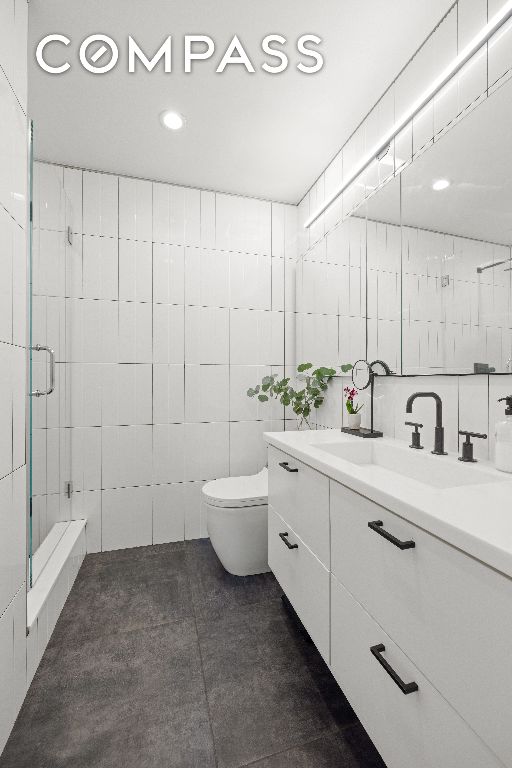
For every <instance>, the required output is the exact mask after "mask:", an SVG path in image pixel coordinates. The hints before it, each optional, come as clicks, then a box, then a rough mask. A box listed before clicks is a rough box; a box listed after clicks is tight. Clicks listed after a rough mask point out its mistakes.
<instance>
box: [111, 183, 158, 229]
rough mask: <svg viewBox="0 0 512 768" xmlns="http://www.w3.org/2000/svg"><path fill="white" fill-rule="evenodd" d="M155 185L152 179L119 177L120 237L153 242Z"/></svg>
mask: <svg viewBox="0 0 512 768" xmlns="http://www.w3.org/2000/svg"><path fill="white" fill-rule="evenodd" d="M152 208H153V185H152V183H151V182H150V181H141V180H140V179H128V178H124V177H120V178H119V237H121V238H124V239H126V240H139V241H140V240H142V241H148V242H151V239H152V233H153V213H152Z"/></svg>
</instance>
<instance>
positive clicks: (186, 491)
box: [183, 481, 208, 539]
mask: <svg viewBox="0 0 512 768" xmlns="http://www.w3.org/2000/svg"><path fill="white" fill-rule="evenodd" d="M203 485H204V483H203V482H202V481H199V482H196V483H194V482H188V483H184V484H183V508H184V512H185V538H186V539H204V538H207V536H208V532H207V523H206V504H205V503H204V501H203V496H202V493H201V489H202V487H203Z"/></svg>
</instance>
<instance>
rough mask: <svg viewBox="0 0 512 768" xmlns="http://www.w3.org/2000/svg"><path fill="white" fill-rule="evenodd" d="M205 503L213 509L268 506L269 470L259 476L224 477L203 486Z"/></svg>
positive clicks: (262, 471) (263, 470)
mask: <svg viewBox="0 0 512 768" xmlns="http://www.w3.org/2000/svg"><path fill="white" fill-rule="evenodd" d="M203 496H204V497H205V501H206V502H207V503H208V504H210V505H211V506H212V507H259V506H262V505H263V504H268V470H267V468H266V467H265V468H264V469H262V470H261V472H259V473H258V474H257V475H247V476H244V477H223V478H222V479H220V480H211V481H210V482H209V483H206V484H205V485H203Z"/></svg>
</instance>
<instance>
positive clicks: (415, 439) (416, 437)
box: [405, 421, 423, 451]
mask: <svg viewBox="0 0 512 768" xmlns="http://www.w3.org/2000/svg"><path fill="white" fill-rule="evenodd" d="M405 426H406V427H414V432H413V433H412V435H411V444H410V446H409V448H415V449H416V450H417V451H422V450H423V446H422V444H421V435H420V429H423V424H419V423H418V422H417V421H406V422H405Z"/></svg>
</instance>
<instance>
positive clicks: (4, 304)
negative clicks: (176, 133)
mask: <svg viewBox="0 0 512 768" xmlns="http://www.w3.org/2000/svg"><path fill="white" fill-rule="evenodd" d="M26 34H27V4H26V0H2V3H1V4H0V294H1V295H0V370H1V376H0V389H1V392H0V690H1V691H2V694H1V695H0V752H1V751H2V749H3V747H4V744H5V741H6V740H7V737H8V735H9V732H10V730H11V727H12V725H13V723H14V720H15V718H16V715H17V713H18V710H19V708H20V706H21V703H22V701H23V697H24V695H25V689H26V641H25V629H26V583H25V567H26V520H27V510H26V459H25V391H26V349H25V345H26V314H27V301H26V297H27V288H26V180H27V164H26V156H27V153H26V148H27V120H26V90H27V87H26V86H27V73H26V52H27V42H26Z"/></svg>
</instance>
